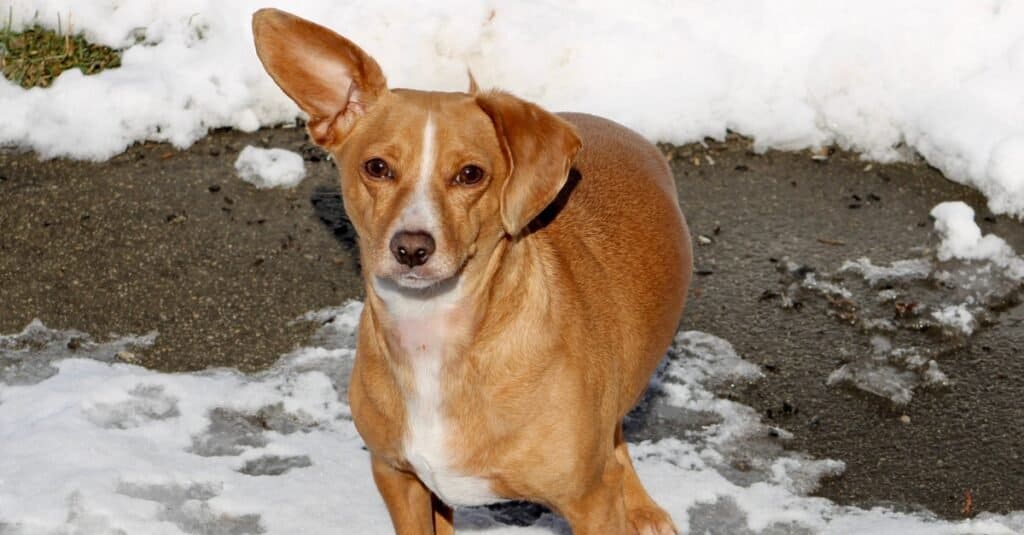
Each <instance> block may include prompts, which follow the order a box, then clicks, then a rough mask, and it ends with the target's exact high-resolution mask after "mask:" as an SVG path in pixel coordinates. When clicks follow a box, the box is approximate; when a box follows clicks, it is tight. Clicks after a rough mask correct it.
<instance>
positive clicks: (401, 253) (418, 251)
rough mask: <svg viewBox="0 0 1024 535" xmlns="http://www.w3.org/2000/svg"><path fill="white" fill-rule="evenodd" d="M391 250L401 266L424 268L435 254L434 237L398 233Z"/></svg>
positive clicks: (419, 233) (421, 233) (393, 238)
mask: <svg viewBox="0 0 1024 535" xmlns="http://www.w3.org/2000/svg"><path fill="white" fill-rule="evenodd" d="M390 248H391V254H393V255H395V260H398V263H399V264H405V265H407V266H409V267H416V266H422V265H423V264H426V263H427V259H429V258H430V255H432V254H434V237H433V236H431V235H430V234H428V233H426V232H406V231H402V232H396V233H395V235H394V236H393V237H392V238H391V247H390Z"/></svg>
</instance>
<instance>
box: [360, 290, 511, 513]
mask: <svg viewBox="0 0 1024 535" xmlns="http://www.w3.org/2000/svg"><path fill="white" fill-rule="evenodd" d="M374 289H375V291H376V294H377V296H378V297H380V298H381V300H382V301H383V302H384V304H385V306H386V307H387V309H388V313H389V314H390V315H391V317H392V318H393V319H394V322H395V323H394V326H395V328H396V329H397V330H398V333H399V337H400V341H401V346H402V350H403V352H404V353H405V358H406V359H407V361H408V362H409V365H410V366H411V368H412V373H413V390H414V391H413V392H412V393H411V394H410V395H409V397H408V398H407V399H406V407H405V409H406V419H407V426H408V433H407V434H406V436H405V443H404V448H405V457H406V459H408V461H409V463H410V464H412V466H413V468H414V469H415V470H416V475H417V476H419V478H420V481H422V482H423V484H424V485H426V486H427V487H428V488H429V489H430V490H431V491H432V492H433V493H434V494H436V495H437V497H438V498H440V499H441V500H443V501H444V502H445V503H447V504H449V505H484V504H488V503H494V502H498V501H502V500H501V499H500V498H498V497H497V496H495V495H494V493H493V491H492V490H491V485H490V483H489V482H488V481H487V480H485V479H481V478H478V477H473V476H466V475H463V474H459V473H458V472H456V471H454V470H453V469H452V468H451V467H450V459H451V454H450V452H449V446H448V438H449V437H450V436H451V433H450V432H449V424H448V422H447V421H446V418H445V414H444V412H443V411H442V406H443V405H442V401H443V400H442V394H443V392H442V387H441V381H442V380H443V377H442V368H443V366H444V352H445V350H446V348H447V347H448V345H449V344H450V342H451V339H452V338H453V336H454V333H453V329H452V323H451V322H452V319H451V318H452V313H453V312H455V311H457V310H458V306H459V305H458V303H459V301H460V299H461V287H460V286H458V285H456V286H455V287H453V288H450V289H447V290H446V291H444V292H442V293H439V294H436V295H431V296H430V297H427V298H422V299H421V298H419V297H409V296H408V295H406V294H403V291H402V290H400V289H395V288H394V287H391V286H389V284H388V283H387V282H381V281H380V279H375V284H374Z"/></svg>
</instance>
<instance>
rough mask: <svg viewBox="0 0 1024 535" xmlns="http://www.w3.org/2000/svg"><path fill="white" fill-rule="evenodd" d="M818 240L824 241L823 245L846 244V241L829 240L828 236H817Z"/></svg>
mask: <svg viewBox="0 0 1024 535" xmlns="http://www.w3.org/2000/svg"><path fill="white" fill-rule="evenodd" d="M818 242H819V243H824V244H825V245H846V242H842V241H839V240H830V239H828V238H818Z"/></svg>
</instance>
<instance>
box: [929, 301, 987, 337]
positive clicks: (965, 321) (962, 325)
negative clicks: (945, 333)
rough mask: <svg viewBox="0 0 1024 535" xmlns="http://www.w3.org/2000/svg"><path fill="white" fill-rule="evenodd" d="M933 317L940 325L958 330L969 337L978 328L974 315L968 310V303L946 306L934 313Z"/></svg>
mask: <svg viewBox="0 0 1024 535" xmlns="http://www.w3.org/2000/svg"><path fill="white" fill-rule="evenodd" d="M932 317H934V318H935V319H937V320H938V321H939V323H942V324H943V325H947V326H949V327H952V328H954V329H957V330H959V331H960V332H962V333H964V334H966V335H968V336H970V335H971V333H973V332H974V328H975V327H976V326H977V322H976V321H975V319H974V314H972V313H971V311H970V310H969V309H968V308H967V304H966V303H960V304H959V305H947V306H944V307H942V308H940V309H938V310H935V311H933V312H932Z"/></svg>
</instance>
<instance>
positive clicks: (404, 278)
mask: <svg viewBox="0 0 1024 535" xmlns="http://www.w3.org/2000/svg"><path fill="white" fill-rule="evenodd" d="M461 272H462V266H461V265H460V266H458V267H457V268H455V269H450V268H449V269H443V268H440V266H429V265H427V266H416V267H411V268H410V267H406V266H392V267H391V269H388V270H386V271H385V272H384V273H379V274H378V275H377V278H378V279H379V280H386V281H388V282H390V283H391V284H393V285H395V286H396V287H399V288H403V289H407V290H429V289H430V288H434V287H436V286H441V285H444V284H446V283H447V282H449V281H451V280H453V279H457V278H458V276H459V274H460V273H461Z"/></svg>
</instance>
